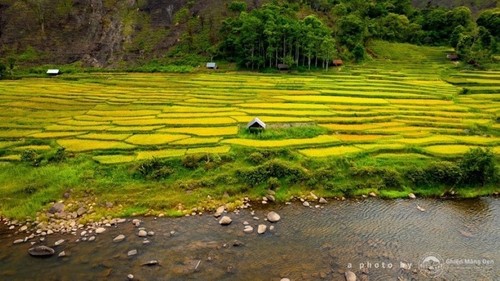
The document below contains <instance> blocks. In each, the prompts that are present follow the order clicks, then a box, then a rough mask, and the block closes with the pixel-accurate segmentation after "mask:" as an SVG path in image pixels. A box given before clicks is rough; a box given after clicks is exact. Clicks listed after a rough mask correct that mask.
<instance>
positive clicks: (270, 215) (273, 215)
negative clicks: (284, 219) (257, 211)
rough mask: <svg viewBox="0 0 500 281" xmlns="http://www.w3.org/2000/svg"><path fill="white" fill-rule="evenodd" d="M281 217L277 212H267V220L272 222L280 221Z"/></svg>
mask: <svg viewBox="0 0 500 281" xmlns="http://www.w3.org/2000/svg"><path fill="white" fill-rule="evenodd" d="M280 219H281V217H280V215H278V213H276V212H269V213H268V214H267V220H268V221H270V222H278V221H279V220H280Z"/></svg>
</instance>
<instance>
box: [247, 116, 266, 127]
mask: <svg viewBox="0 0 500 281" xmlns="http://www.w3.org/2000/svg"><path fill="white" fill-rule="evenodd" d="M266 126H267V125H266V123H264V122H262V120H260V119H259V118H257V117H255V118H254V119H252V121H250V122H248V124H247V129H248V130H265V129H266Z"/></svg>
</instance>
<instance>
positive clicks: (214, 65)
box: [207, 62, 217, 69]
mask: <svg viewBox="0 0 500 281" xmlns="http://www.w3.org/2000/svg"><path fill="white" fill-rule="evenodd" d="M207 69H217V64H216V63H215V62H207Z"/></svg>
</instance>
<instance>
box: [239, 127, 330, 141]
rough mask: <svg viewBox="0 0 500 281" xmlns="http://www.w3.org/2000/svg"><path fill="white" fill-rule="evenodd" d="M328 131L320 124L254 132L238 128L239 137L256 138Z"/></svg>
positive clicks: (314, 135) (311, 134)
mask: <svg viewBox="0 0 500 281" xmlns="http://www.w3.org/2000/svg"><path fill="white" fill-rule="evenodd" d="M326 133H328V129H326V128H323V127H320V126H297V127H289V128H268V129H266V130H263V131H259V132H256V133H253V132H250V131H249V130H247V129H240V132H239V137H240V138H246V139H258V140H280V139H302V138H314V137H317V136H320V135H323V134H326Z"/></svg>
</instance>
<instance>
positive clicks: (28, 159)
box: [21, 149, 40, 166]
mask: <svg viewBox="0 0 500 281" xmlns="http://www.w3.org/2000/svg"><path fill="white" fill-rule="evenodd" d="M21 161H22V162H24V163H28V164H30V165H32V166H38V165H39V164H40V157H39V156H38V154H37V153H36V151H34V150H31V149H28V150H24V151H23V152H22V153H21Z"/></svg>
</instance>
